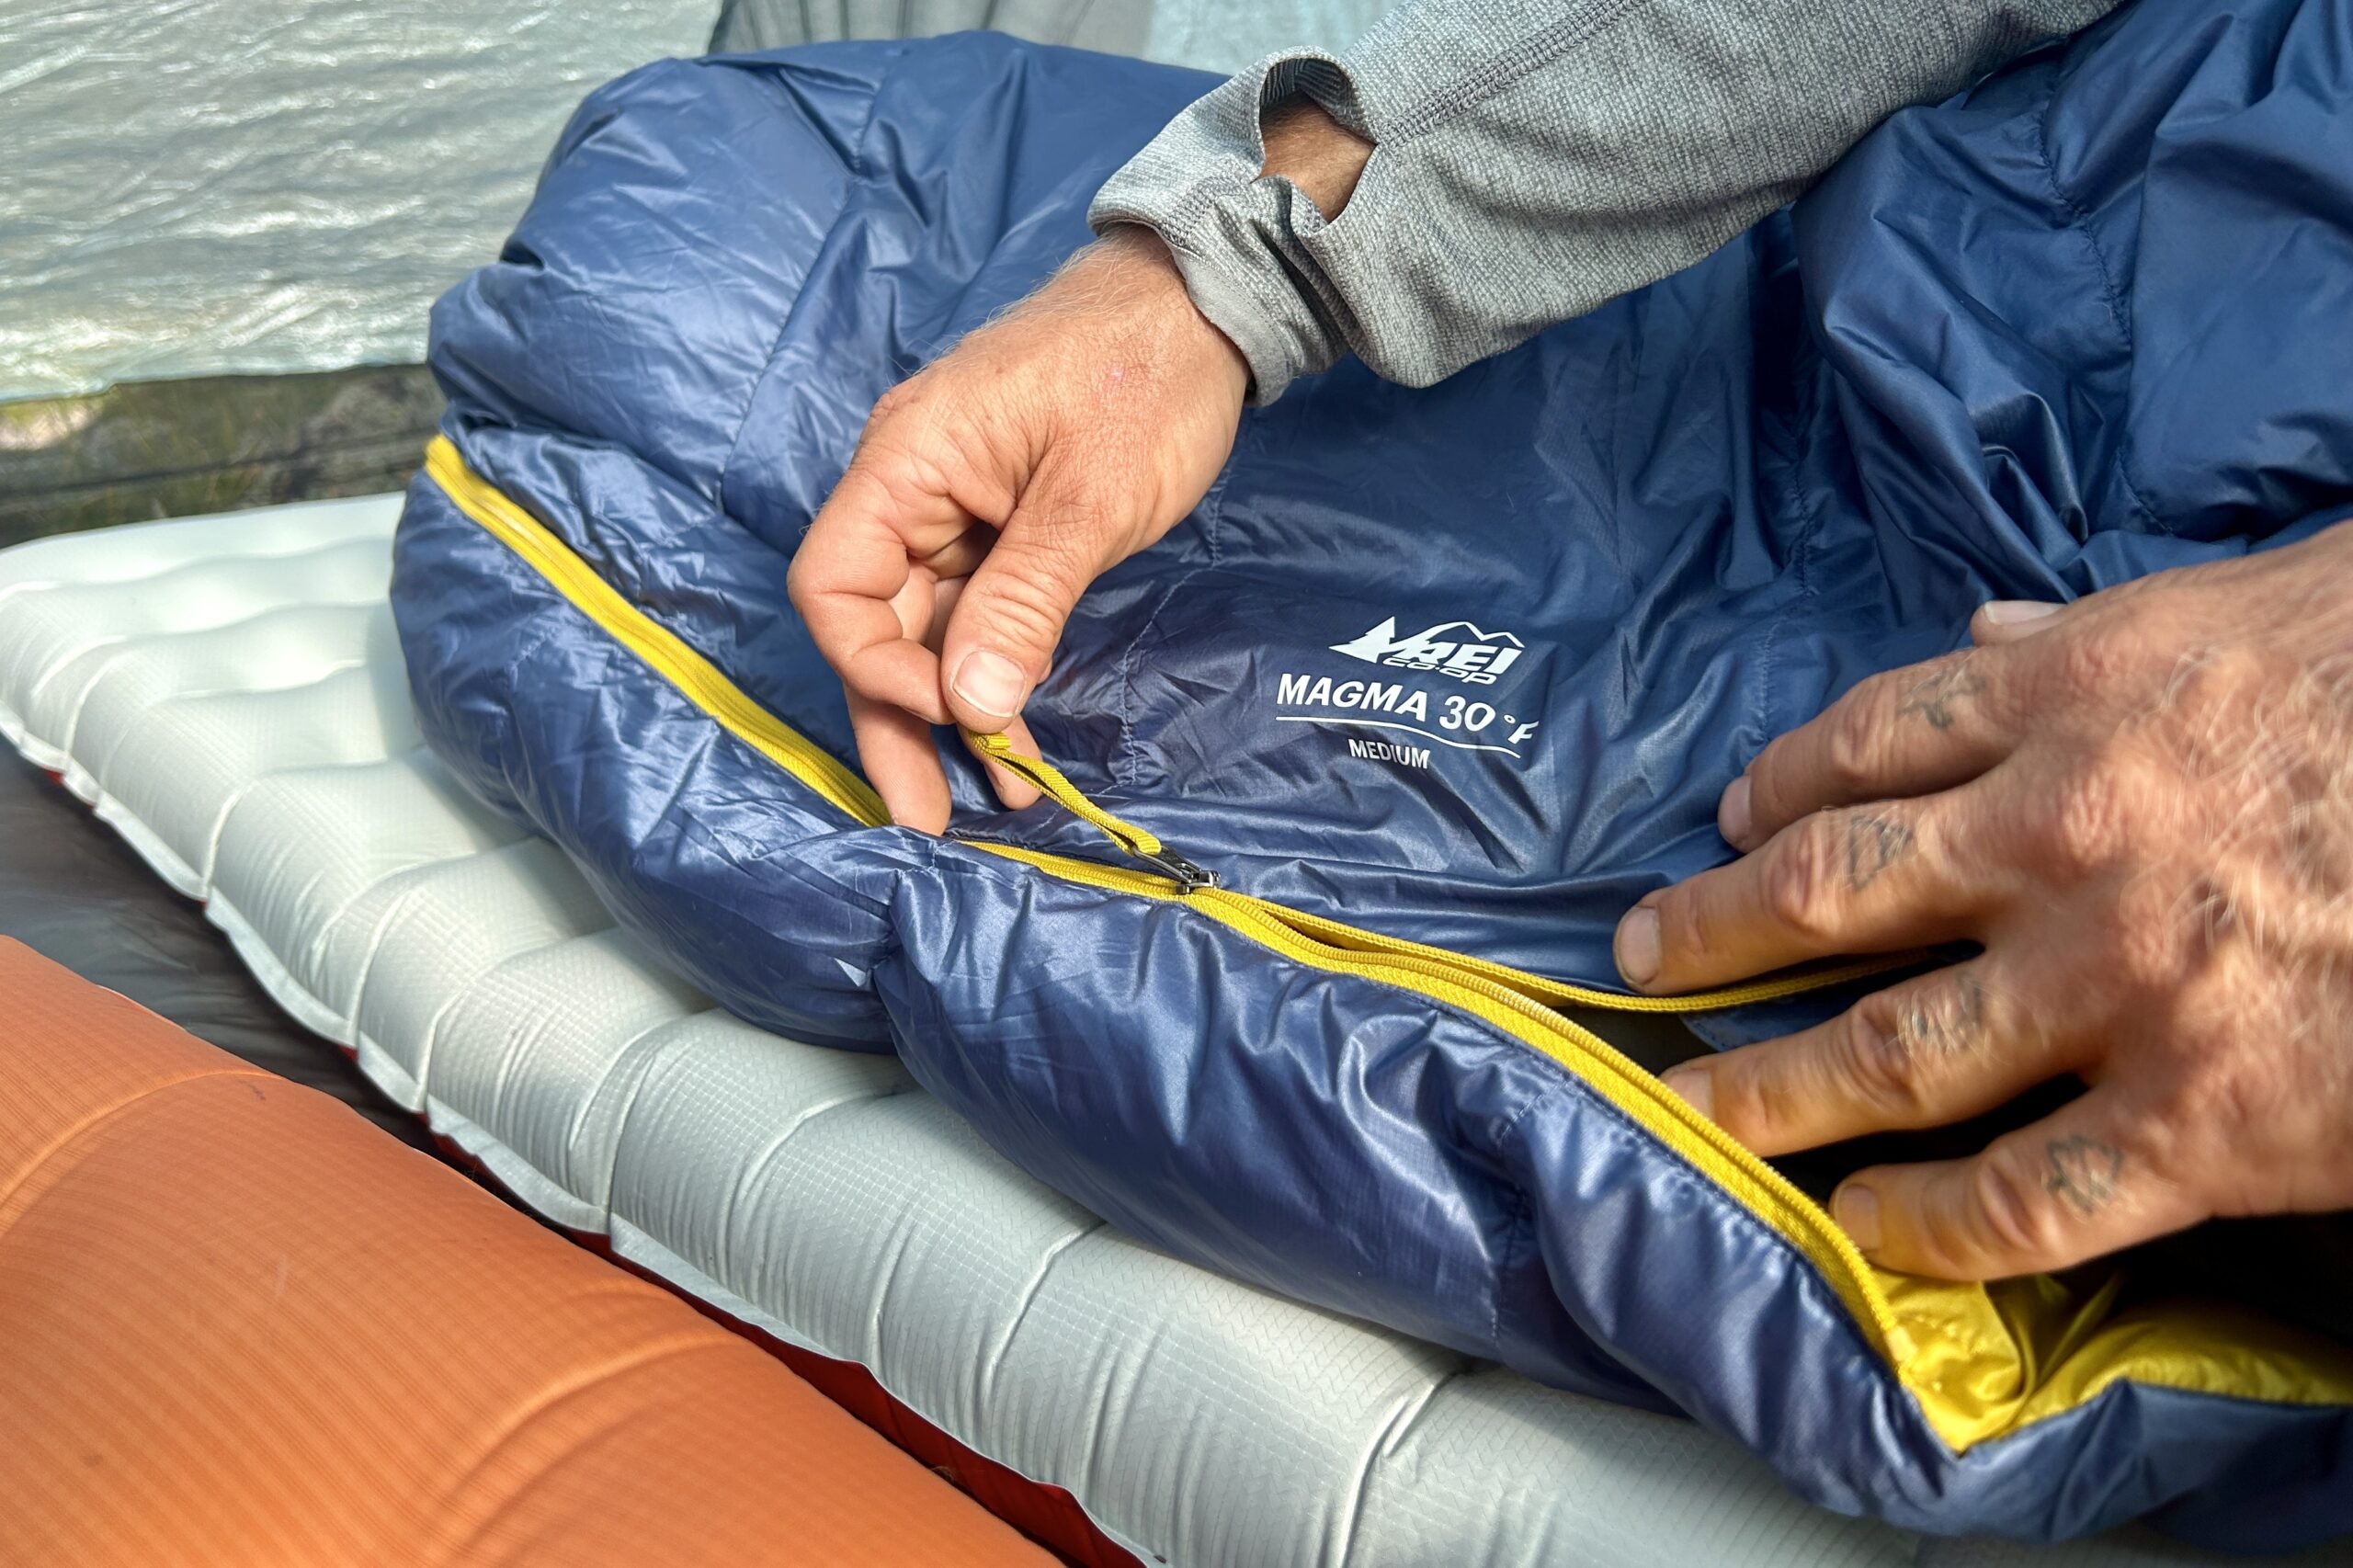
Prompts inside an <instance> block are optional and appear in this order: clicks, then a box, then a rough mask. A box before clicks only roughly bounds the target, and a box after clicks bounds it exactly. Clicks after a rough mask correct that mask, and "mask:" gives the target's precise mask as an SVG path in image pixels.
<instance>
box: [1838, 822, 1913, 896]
mask: <svg viewBox="0 0 2353 1568" xmlns="http://www.w3.org/2000/svg"><path fill="white" fill-rule="evenodd" d="M1911 849H1912V830H1911V829H1910V828H1909V827H1906V826H1905V825H1904V824H1902V823H1900V822H1897V821H1895V820H1894V819H1893V818H1892V817H1883V816H1878V815H1875V814H1874V813H1872V812H1847V886H1848V887H1849V888H1851V889H1853V890H1854V891H1855V892H1862V891H1863V890H1864V889H1865V888H1867V887H1869V886H1870V885H1871V883H1873V882H1875V881H1878V880H1879V874H1880V873H1881V871H1884V870H1886V869H1888V868H1889V867H1890V866H1892V865H1893V864H1895V862H1896V861H1898V860H1901V859H1902V858H1904V856H1905V855H1907V854H1909V853H1910V852H1911Z"/></svg>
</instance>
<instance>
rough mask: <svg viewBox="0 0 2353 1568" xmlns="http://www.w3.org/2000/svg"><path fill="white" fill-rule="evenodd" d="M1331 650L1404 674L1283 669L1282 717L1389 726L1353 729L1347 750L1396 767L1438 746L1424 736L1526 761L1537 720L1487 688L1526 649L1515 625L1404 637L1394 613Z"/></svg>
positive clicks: (1424, 759) (1462, 624)
mask: <svg viewBox="0 0 2353 1568" xmlns="http://www.w3.org/2000/svg"><path fill="white" fill-rule="evenodd" d="M1331 649H1332V652H1333V653H1346V654H1347V656H1348V657H1349V658H1351V659H1361V660H1362V661H1364V663H1366V664H1368V665H1381V666H1383V667H1384V668H1385V669H1388V670H1394V671H1396V672H1398V675H1397V676H1396V677H1392V678H1391V679H1387V680H1379V679H1372V678H1365V679H1358V678H1354V677H1351V676H1337V677H1335V676H1329V675H1305V674H1299V673H1293V672H1284V673H1281V674H1279V676H1277V685H1276V688H1275V701H1276V703H1277V705H1278V706H1279V707H1281V708H1283V709H1286V710H1289V711H1286V712H1282V713H1278V714H1277V715H1276V716H1275V717H1276V721H1277V722H1279V723H1286V724H1318V725H1335V726H1339V727H1342V728H1346V729H1351V730H1375V731H1386V732H1388V733H1386V734H1381V735H1370V736H1359V735H1350V736H1349V737H1348V740H1347V754H1348V756H1352V757H1356V758H1359V759H1361V760H1364V761H1368V762H1383V763H1388V764H1390V765H1392V766H1393V767H1429V766H1430V758H1431V756H1432V753H1431V751H1430V748H1429V747H1428V746H1427V745H1421V744H1415V742H1416V741H1417V740H1422V741H1432V742H1435V743H1437V744H1438V745H1441V746H1447V747H1450V748H1452V749H1453V750H1456V751H1483V752H1500V753H1502V754H1503V755H1504V756H1508V757H1513V758H1516V759H1521V760H1524V759H1525V758H1526V757H1527V756H1528V755H1529V752H1528V747H1529V743H1530V742H1531V741H1533V740H1534V739H1535V737H1536V730H1537V721H1535V720H1534V719H1523V718H1522V717H1521V716H1520V715H1518V713H1514V712H1508V711H1506V709H1507V708H1508V707H1509V706H1510V703H1509V700H1508V699H1507V697H1506V695H1504V694H1501V693H1498V694H1496V696H1495V699H1494V700H1493V701H1488V700H1484V697H1485V694H1484V693H1483V692H1482V691H1480V690H1479V688H1480V687H1492V686H1494V685H1495V683H1496V681H1497V679H1498V678H1500V677H1501V676H1503V674H1504V672H1506V670H1508V669H1510V668H1511V667H1512V666H1513V665H1517V664H1518V662H1519V660H1520V656H1521V655H1522V654H1523V653H1526V652H1527V645H1526V644H1525V643H1523V642H1520V640H1519V639H1518V637H1516V636H1514V635H1512V633H1510V632H1508V631H1480V630H1479V628H1477V627H1476V626H1473V625H1472V624H1471V622H1469V621H1467V620H1449V621H1447V622H1445V623H1444V624H1443V625H1438V626H1433V627H1429V628H1427V630H1424V631H1416V632H1415V633H1414V634H1413V635H1412V636H1410V637H1401V636H1399V635H1398V634H1397V618H1396V617H1395V616H1391V617H1390V618H1389V619H1387V620H1384V621H1382V622H1381V624H1380V625H1378V626H1376V627H1374V628H1373V629H1372V630H1371V631H1367V632H1366V633H1365V634H1364V635H1363V636H1361V637H1358V638H1355V639H1353V640H1352V641H1350V642H1335V643H1333V644H1331ZM1371 673H1372V672H1368V676H1370V674H1371ZM1407 675H1422V676H1433V675H1434V676H1445V677H1446V679H1447V680H1449V681H1451V682H1455V683H1458V684H1456V685H1455V686H1454V687H1453V689H1451V690H1449V689H1448V688H1447V687H1444V686H1439V687H1425V686H1423V685H1421V684H1420V683H1418V682H1415V681H1412V680H1408V679H1404V678H1402V677H1403V676H1407ZM1466 687H1468V688H1469V689H1468V690H1466V689H1465V688H1466Z"/></svg>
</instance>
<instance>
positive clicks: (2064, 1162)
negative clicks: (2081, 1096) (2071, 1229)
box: [2042, 1134, 2124, 1214]
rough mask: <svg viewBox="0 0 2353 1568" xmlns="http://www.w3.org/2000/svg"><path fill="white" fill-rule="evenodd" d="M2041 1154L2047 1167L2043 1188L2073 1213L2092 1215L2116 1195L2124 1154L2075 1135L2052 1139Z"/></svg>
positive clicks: (2104, 1143)
mask: <svg viewBox="0 0 2353 1568" xmlns="http://www.w3.org/2000/svg"><path fill="white" fill-rule="evenodd" d="M2042 1153H2043V1157H2044V1159H2045V1160H2047V1161H2048V1162H2049V1165H2050V1171H2049V1174H2048V1175H2046V1176H2044V1177H2043V1181H2042V1185H2043V1187H2045V1189H2047V1190H2049V1191H2051V1192H2055V1193H2057V1194H2058V1195H2059V1196H2060V1197H2062V1198H2063V1199H2066V1200H2067V1201H2068V1202H2069V1203H2071V1204H2073V1205H2075V1211H2076V1212H2077V1213H2079V1214H2096V1213H2097V1212H2098V1211H2099V1210H2101V1209H2102V1208H2103V1207H2105V1206H2106V1204H2107V1203H2108V1200H2109V1199H2111V1198H2114V1197H2115V1196H2116V1178H2117V1177H2118V1176H2120V1174H2121V1173H2122V1172H2123V1169H2124V1151H2123V1150H2121V1149H2119V1148H2118V1147H2117V1146H2116V1145H2115V1144H2113V1143H2107V1142H2101V1141H2100V1140H2099V1139H2097V1138H2086V1137H2084V1136H2083V1135H2081V1134H2077V1135H2075V1136H2074V1137H2069V1138H2053V1139H2052V1141H2051V1142H2049V1143H2047V1144H2045V1145H2044V1146H2043V1151H2042Z"/></svg>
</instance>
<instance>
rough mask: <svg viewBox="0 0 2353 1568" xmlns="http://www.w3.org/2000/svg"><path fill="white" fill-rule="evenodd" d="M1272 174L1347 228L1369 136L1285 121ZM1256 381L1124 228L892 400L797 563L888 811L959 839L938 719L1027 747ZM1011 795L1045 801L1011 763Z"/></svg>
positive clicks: (1154, 256)
mask: <svg viewBox="0 0 2353 1568" xmlns="http://www.w3.org/2000/svg"><path fill="white" fill-rule="evenodd" d="M1265 139H1266V145H1267V162H1266V172H1267V173H1268V174H1275V175H1281V176H1286V177H1287V178H1289V179H1290V181H1291V182H1292V183H1293V184H1294V185H1296V186H1298V187H1299V188H1300V189H1301V190H1302V192H1304V193H1305V194H1306V195H1307V197H1308V198H1309V199H1311V200H1313V201H1314V202H1315V203H1316V205H1317V207H1318V208H1319V209H1321V210H1323V211H1324V213H1326V214H1327V215H1330V216H1334V217H1336V216H1337V215H1338V214H1339V212H1340V210H1341V209H1342V208H1344V207H1345V206H1347V200H1348V197H1349V195H1350V194H1351V193H1352V192H1353V191H1354V190H1355V188H1356V182H1357V176H1358V174H1359V173H1361V172H1362V170H1363V168H1364V165H1365V163H1366V161H1367V160H1368V159H1369V158H1370V155H1371V152H1372V148H1371V145H1370V143H1369V142H1365V141H1364V140H1363V139H1361V138H1360V137H1358V136H1357V135H1355V134H1354V133H1353V132H1351V131H1347V129H1345V128H1344V127H1342V126H1341V125H1340V124H1339V123H1338V122H1337V121H1336V120H1334V119H1332V118H1331V117H1330V116H1329V115H1327V114H1325V113H1324V111H1323V110H1322V109H1321V108H1317V107H1316V106H1315V105H1314V104H1313V103H1311V102H1309V101H1307V100H1305V99H1298V100H1294V101H1292V102H1290V103H1287V104H1284V105H1281V106H1279V107H1278V108H1273V109H1270V110H1268V111H1267V116H1266V122H1265ZM1249 381H1250V370H1249V366H1248V364H1247V363H1246V362H1245V360H1244V359H1243V358H1242V355H1241V353H1240V351H1239V350H1237V349H1236V348H1235V347H1233V344H1232V343H1230V342H1229V341H1227V339H1226V337H1225V336H1224V335H1223V334H1222V333H1220V332H1219V331H1218V330H1217V328H1215V327H1214V326H1211V324H1210V323H1209V321H1208V319H1207V318H1205V317H1204V316H1202V315H1201V313H1200V312H1199V311H1196V310H1195V309H1194V308H1193V303H1192V301H1191V299H1190V298H1189V297H1188V295H1187V294H1186V292H1185V282H1184V278H1182V277H1181V276H1179V275H1178V273H1177V271H1176V264H1175V263H1174V262H1173V261H1171V260H1170V259H1169V256H1168V252H1167V250H1166V248H1165V247H1164V246H1163V245H1162V244H1161V243H1160V241H1159V240H1158V239H1157V238H1156V237H1154V235H1153V234H1152V233H1149V232H1147V231H1144V230H1141V229H1116V230H1114V231H1112V233H1109V234H1108V235H1106V236H1105V237H1104V238H1102V239H1101V240H1098V241H1097V242H1096V243H1095V244H1092V245H1089V246H1088V247H1087V248H1086V249H1085V250H1083V251H1081V252H1079V253H1078V255H1077V256H1074V257H1073V258H1072V260H1071V261H1070V263H1069V265H1067V266H1065V267H1063V269H1062V270H1061V271H1060V272H1058V273H1056V274H1055V275H1054V277H1053V278H1052V279H1051V280H1050V281H1049V282H1048V283H1047V284H1046V285H1045V286H1044V287H1043V288H1041V289H1040V290H1038V292H1037V293H1035V294H1033V295H1031V296H1030V297H1029V299H1028V300H1025V301H1022V303H1021V304H1019V305H1018V306H1017V307H1015V308H1014V309H1013V310H1012V311H1010V312H1007V313H1006V315H1004V316H1003V317H1001V318H999V319H998V320H996V321H994V322H992V323H990V324H988V325H986V326H984V327H982V328H980V329H979V330H978V331H976V332H974V333H973V334H972V335H971V336H969V337H967V338H965V339H964V341H963V342H961V343H960V344H958V345H957V346H956V347H955V348H954V349H953V350H951V351H950V352H949V353H948V354H946V355H944V356H942V357H941V358H940V359H939V360H938V362H937V363H935V364H933V365H932V366H930V367H929V368H928V369H925V370H924V371H922V372H921V373H920V374H918V375H916V376H915V377H914V378H913V379H912V380H910V381H904V382H903V383H901V384H900V385H899V386H897V387H895V388H893V389H892V391H891V392H888V393H886V394H885V395H884V396H883V398H882V400H881V402H880V403H876V404H875V405H874V412H873V414H872V415H870V417H869V418H868V420H867V424H866V433H865V435H864V436H863V437H860V439H859V441H858V455H857V456H856V457H855V458H853V459H852V460H851V461H850V465H849V470H848V472H846V473H844V474H843V475H842V481H841V483H840V484H839V485H837V486H836V487H835V490H834V494H833V495H832V497H831V498H830V499H828V500H827V501H826V503H825V506H824V509H823V510H822V511H820V512H819V513H818V514H817V519H816V521H815V522H814V523H813V524H812V525H811V527H810V529H809V534H808V537H807V538H806V539H805V540H802V541H801V550H800V551H799V553H798V554H796V555H795V556H794V558H793V562H792V575H791V579H790V587H791V591H792V603H793V605H794V608H797V609H799V610H800V612H801V619H803V620H804V621H806V622H807V623H808V626H809V631H810V634H811V635H812V636H813V637H814V638H815V639H816V641H817V648H818V651H819V652H820V653H824V656H825V660H826V662H827V663H828V664H830V665H833V666H834V670H835V673H836V674H837V675H839V676H841V677H842V685H843V687H845V688H846V690H847V694H848V697H849V716H850V725H851V727H852V729H853V730H854V731H855V732H856V733H857V735H858V756H859V759H860V760H861V761H862V762H864V763H865V765H866V774H867V777H868V778H869V779H870V780H871V781H872V782H873V785H874V787H875V789H876V790H879V791H881V796H882V800H883V802H884V803H885V804H886V805H888V806H889V807H890V808H891V815H892V818H893V819H894V820H896V821H898V822H900V823H904V824H907V825H908V826H911V827H920V828H924V829H926V831H929V832H932V833H937V832H938V831H939V830H940V829H942V828H944V827H946V826H947V825H948V778H947V775H946V774H945V773H943V772H942V771H941V769H940V767H939V759H938V755H937V754H936V753H935V752H934V751H933V750H932V741H931V727H932V726H933V725H935V724H946V723H951V722H952V723H958V724H961V725H963V726H964V727H965V728H967V729H970V730H978V731H982V732H984V733H986V732H995V731H998V730H1006V731H1010V732H1011V733H1012V734H1013V736H1014V740H1015V744H1017V745H1018V746H1019V747H1020V749H1022V750H1023V751H1026V752H1029V753H1030V754H1031V755H1032V756H1034V755H1036V751H1037V748H1036V746H1035V744H1033V743H1032V742H1031V741H1030V739H1029V733H1028V731H1027V730H1026V729H1025V728H1024V727H1023V725H1022V723H1021V722H1020V713H1021V709H1022V705H1023V704H1024V703H1026V702H1027V701H1029V693H1030V691H1031V689H1032V688H1034V687H1036V686H1037V684H1038V683H1039V682H1040V680H1043V679H1044V678H1045V676H1046V670H1047V666H1048V665H1051V663H1052V661H1053V654H1054V645H1055V643H1057V642H1060V641H1061V639H1062V631H1063V622H1064V621H1066V620H1067V619H1070V612H1071V610H1072V608H1073V607H1074V606H1075V605H1076V604H1077V603H1078V597H1079V595H1080V594H1082V593H1084V592H1085V591H1086V586H1087V585H1088V584H1089V583H1092V582H1093V581H1094V580H1095V578H1096V577H1097V575H1098V574H1101V573H1102V572H1103V571H1105V570H1106V569H1107V568H1108V567H1110V566H1112V565H1115V564H1117V563H1118V562H1120V561H1123V560H1125V559H1126V558H1127V557H1129V556H1130V555H1132V554H1134V553H1135V552H1136V551H1139V550H1142V549H1143V548H1144V547H1145V546H1146V545H1148V544H1151V543H1152V542H1153V541H1154V540H1157V539H1159V538H1160V537H1161V536H1162V535H1163V534H1165V533H1166V532H1167V531H1168V530H1169V529H1170V528H1173V527H1174V526H1176V521H1177V519H1178V518H1180V517H1184V516H1185V514H1186V513H1188V512H1189V511H1191V510H1192V509H1193V506H1194V505H1195V504H1196V503H1198V502H1199V500H1200V498H1201V496H1202V494H1204V493H1205V492H1206V491H1207V490H1208V489H1209V487H1210V484H1211V482H1212V481H1213V480H1215V479H1216V478H1217V474H1218V470H1219V469H1221V468H1222V467H1223V466H1224V465H1225V460H1226V457H1227V455H1228V454H1229V453H1231V452H1232V451H1233V434H1234V428H1235V426H1236V425H1237V424H1238V423H1239V422H1240V419H1241V415H1242V400H1243V396H1244V394H1245V392H1247V391H1248V388H1249ZM989 771H990V775H991V777H992V778H994V779H995V784H996V790H997V794H998V797H999V798H1000V799H1002V800H1003V801H1005V803H1006V805H1008V806H1014V807H1020V806H1025V805H1027V804H1029V802H1030V801H1032V800H1034V799H1036V798H1037V791H1036V790H1032V789H1031V788H1030V787H1029V785H1027V784H1025V783H1023V782H1022V781H1021V780H1020V779H1019V778H1015V777H1014V776H1013V775H1012V774H1011V773H1008V772H1006V770H1005V769H1004V768H1002V767H997V766H996V765H995V764H991V765H990V767H989Z"/></svg>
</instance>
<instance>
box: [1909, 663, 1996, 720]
mask: <svg viewBox="0 0 2353 1568" xmlns="http://www.w3.org/2000/svg"><path fill="white" fill-rule="evenodd" d="M1970 665H1971V661H1970V659H1969V656H1968V655H1966V654H1963V655H1962V656H1961V658H1960V659H1958V660H1956V661H1954V662H1953V663H1952V664H1949V665H1946V666H1945V667H1944V668H1942V669H1940V670H1938V671H1936V672H1935V673H1934V674H1932V675H1929V676H1926V677H1925V678H1923V679H1921V680H1920V681H1918V682H1917V683H1916V684H1915V685H1914V686H1913V687H1912V688H1911V689H1910V690H1909V691H1907V692H1905V693H1904V700H1903V701H1902V702H1900V703H1898V704H1897V705H1896V709H1895V712H1896V716H1897V717H1898V718H1910V719H1918V720H1920V721H1922V722H1925V723H1927V725H1928V726H1929V727H1930V728H1931V729H1938V730H1949V729H1951V728H1952V727H1953V724H1954V722H1955V721H1956V720H1958V719H1959V717H1960V712H1959V710H1960V709H1961V708H1962V707H1963V706H1965V705H1966V704H1967V703H1968V702H1969V700H1970V699H1972V698H1974V697H1978V696H1980V695H1982V694H1983V693H1984V690H1985V679H1984V676H1981V675H1979V674H1978V673H1977V672H1976V671H1975V670H1974V669H1972V668H1971V667H1970Z"/></svg>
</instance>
